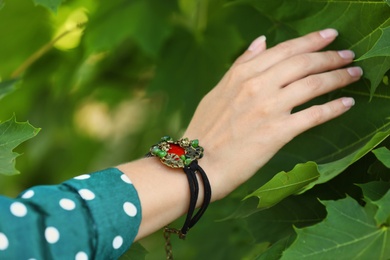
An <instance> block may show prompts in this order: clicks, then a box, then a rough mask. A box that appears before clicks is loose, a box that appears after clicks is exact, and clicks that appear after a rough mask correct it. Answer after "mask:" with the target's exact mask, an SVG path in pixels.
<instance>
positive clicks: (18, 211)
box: [10, 202, 27, 217]
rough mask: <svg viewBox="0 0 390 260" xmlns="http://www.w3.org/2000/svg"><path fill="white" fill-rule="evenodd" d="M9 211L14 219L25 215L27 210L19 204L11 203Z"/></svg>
mask: <svg viewBox="0 0 390 260" xmlns="http://www.w3.org/2000/svg"><path fill="white" fill-rule="evenodd" d="M10 210H11V213H12V214H13V215H14V216H15V217H24V216H26V214H27V208H26V206H24V204H23V203H21V202H14V203H12V204H11V207H10Z"/></svg>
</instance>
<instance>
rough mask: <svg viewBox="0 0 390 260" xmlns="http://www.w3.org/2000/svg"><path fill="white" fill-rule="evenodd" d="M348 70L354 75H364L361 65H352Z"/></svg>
mask: <svg viewBox="0 0 390 260" xmlns="http://www.w3.org/2000/svg"><path fill="white" fill-rule="evenodd" d="M347 71H348V73H349V75H351V76H352V77H361V76H362V75H363V70H362V68H360V67H350V68H348V69H347Z"/></svg>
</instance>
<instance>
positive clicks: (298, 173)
mask: <svg viewBox="0 0 390 260" xmlns="http://www.w3.org/2000/svg"><path fill="white" fill-rule="evenodd" d="M389 135H390V128H389V127H385V131H384V132H378V133H376V134H374V136H373V137H372V138H371V139H370V140H369V141H368V142H367V143H365V144H364V145H363V146H362V147H361V148H360V149H357V150H355V151H354V152H352V153H351V154H349V155H347V156H345V157H344V158H341V159H339V160H335V161H332V162H330V163H325V164H318V165H317V164H316V163H315V162H311V161H309V162H306V163H304V164H298V165H297V166H295V167H294V169H292V170H291V171H289V172H284V171H282V172H279V173H278V174H276V175H275V176H274V177H273V178H272V179H271V180H270V181H269V182H267V183H266V184H265V185H263V186H262V187H260V188H259V189H257V190H256V191H254V192H253V193H251V194H250V195H248V196H247V197H246V198H249V197H253V196H256V197H258V198H259V204H258V208H268V207H271V206H273V205H275V204H276V203H278V202H280V201H281V200H282V199H284V198H285V197H287V196H289V195H292V194H294V193H297V192H303V191H306V190H309V189H311V188H313V187H314V185H317V184H321V183H325V182H328V181H329V180H331V179H333V178H334V177H336V176H337V175H338V174H340V173H341V172H343V171H344V170H345V169H346V168H347V167H348V166H350V165H351V164H353V163H354V162H356V161H357V160H359V159H360V158H361V157H363V156H364V155H365V154H367V153H368V152H370V151H371V150H372V149H373V148H374V147H375V146H376V145H378V144H379V143H381V142H382V141H383V140H384V139H386V137H388V136H389ZM361 141H363V140H361ZM361 141H359V142H360V143H362V142H361Z"/></svg>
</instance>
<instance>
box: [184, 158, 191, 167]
mask: <svg viewBox="0 0 390 260" xmlns="http://www.w3.org/2000/svg"><path fill="white" fill-rule="evenodd" d="M191 163H192V160H191V159H186V160H185V161H184V164H185V165H186V166H188V165H190V164H191Z"/></svg>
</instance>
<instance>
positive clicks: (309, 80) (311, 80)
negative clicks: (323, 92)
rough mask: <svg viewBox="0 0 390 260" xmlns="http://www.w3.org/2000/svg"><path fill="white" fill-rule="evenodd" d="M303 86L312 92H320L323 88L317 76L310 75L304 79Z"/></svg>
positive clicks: (321, 81) (320, 79)
mask: <svg viewBox="0 0 390 260" xmlns="http://www.w3.org/2000/svg"><path fill="white" fill-rule="evenodd" d="M304 84H305V86H306V87H308V88H310V89H311V90H312V91H317V90H320V89H321V88H322V87H323V84H324V83H323V80H322V78H321V77H320V76H318V75H311V76H308V77H306V78H305V79H304Z"/></svg>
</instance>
